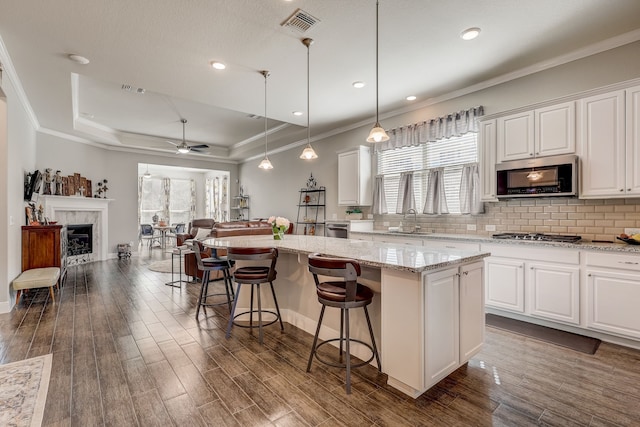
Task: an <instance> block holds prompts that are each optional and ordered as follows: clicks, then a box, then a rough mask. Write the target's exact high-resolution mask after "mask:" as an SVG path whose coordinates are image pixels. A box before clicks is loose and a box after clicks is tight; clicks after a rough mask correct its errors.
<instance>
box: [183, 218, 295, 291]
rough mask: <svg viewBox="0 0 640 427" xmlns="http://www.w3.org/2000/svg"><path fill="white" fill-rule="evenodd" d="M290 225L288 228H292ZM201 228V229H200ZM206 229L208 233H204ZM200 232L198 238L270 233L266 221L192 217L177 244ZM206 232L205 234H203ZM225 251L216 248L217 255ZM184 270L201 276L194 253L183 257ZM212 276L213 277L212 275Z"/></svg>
mask: <svg viewBox="0 0 640 427" xmlns="http://www.w3.org/2000/svg"><path fill="white" fill-rule="evenodd" d="M292 228H293V227H291V228H290V229H292ZM200 230H202V231H200ZM207 230H208V233H206V232H207ZM198 233H200V240H202V239H204V238H206V237H230V236H246V235H249V236H251V235H260V234H263V235H264V234H271V233H272V229H271V224H269V223H268V222H266V221H233V222H218V223H216V222H215V221H213V220H212V219H194V220H193V221H192V223H191V224H189V233H184V234H180V235H178V245H183V244H184V243H185V241H186V240H187V239H194V238H196V237H198ZM205 234H207V235H206V236H204V235H205ZM225 253H226V251H224V250H218V256H223V255H225ZM203 255H204V256H210V255H211V250H210V249H206V250H205V251H204V254H203ZM184 271H185V274H186V275H187V276H190V277H192V278H193V279H195V278H196V277H198V278H200V279H201V278H202V272H201V271H200V270H198V265H197V264H196V257H195V255H194V254H187V255H185V257H184ZM212 278H213V277H212Z"/></svg>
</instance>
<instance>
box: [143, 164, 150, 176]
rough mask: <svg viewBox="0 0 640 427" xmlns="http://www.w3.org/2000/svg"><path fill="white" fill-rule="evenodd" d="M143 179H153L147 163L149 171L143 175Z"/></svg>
mask: <svg viewBox="0 0 640 427" xmlns="http://www.w3.org/2000/svg"><path fill="white" fill-rule="evenodd" d="M142 178H145V179H147V178H151V174H150V173H149V163H147V171H146V172H145V173H144V175H142Z"/></svg>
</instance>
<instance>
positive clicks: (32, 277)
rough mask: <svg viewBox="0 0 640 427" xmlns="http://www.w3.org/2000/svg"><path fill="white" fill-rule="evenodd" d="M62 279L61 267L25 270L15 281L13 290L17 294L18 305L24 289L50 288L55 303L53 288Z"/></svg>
mask: <svg viewBox="0 0 640 427" xmlns="http://www.w3.org/2000/svg"><path fill="white" fill-rule="evenodd" d="M59 277H60V267H44V268H32V269H30V270H25V271H23V272H22V273H20V275H19V276H18V277H16V278H15V279H13V289H15V290H16V291H18V293H17V294H16V305H18V303H19V302H20V296H21V295H22V290H23V289H36V288H49V295H51V301H53V302H55V301H56V300H55V297H54V296H53V287H54V286H56V284H57V283H58V278H59Z"/></svg>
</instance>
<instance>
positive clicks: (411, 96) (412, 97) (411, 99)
mask: <svg viewBox="0 0 640 427" xmlns="http://www.w3.org/2000/svg"><path fill="white" fill-rule="evenodd" d="M415 100H416V96H415V95H409V96H407V101H415Z"/></svg>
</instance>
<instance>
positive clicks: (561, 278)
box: [482, 245, 580, 325]
mask: <svg viewBox="0 0 640 427" xmlns="http://www.w3.org/2000/svg"><path fill="white" fill-rule="evenodd" d="M482 250H483V251H489V252H491V256H490V257H489V258H486V259H485V270H486V273H485V274H486V279H485V283H486V296H485V300H486V301H485V304H486V305H487V307H491V308H495V309H499V310H506V311H511V312H515V313H520V314H525V315H528V316H532V317H538V318H542V319H547V320H552V321H555V322H563V323H568V324H573V325H579V324H580V254H579V252H578V251H575V250H571V249H556V248H528V247H520V246H509V245H482Z"/></svg>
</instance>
